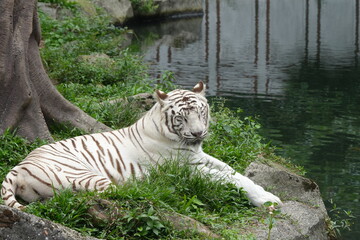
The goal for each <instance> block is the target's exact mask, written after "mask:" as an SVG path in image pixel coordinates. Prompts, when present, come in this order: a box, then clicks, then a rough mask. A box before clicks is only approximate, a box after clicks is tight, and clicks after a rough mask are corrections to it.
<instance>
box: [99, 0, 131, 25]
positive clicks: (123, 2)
mask: <svg viewBox="0 0 360 240" xmlns="http://www.w3.org/2000/svg"><path fill="white" fill-rule="evenodd" d="M93 2H94V3H95V5H97V6H99V7H101V8H103V9H104V10H105V12H107V14H108V15H109V16H110V17H111V18H112V23H115V24H123V23H124V22H125V21H126V20H128V19H130V18H132V17H133V16H134V13H133V8H132V6H131V2H130V1H129V0H107V1H102V0H93Z"/></svg>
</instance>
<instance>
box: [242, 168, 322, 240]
mask: <svg viewBox="0 0 360 240" xmlns="http://www.w3.org/2000/svg"><path fill="white" fill-rule="evenodd" d="M245 175H246V176H247V177H249V178H250V179H252V180H253V181H254V182H255V183H257V184H259V185H261V186H263V187H264V188H266V189H268V190H269V191H271V192H272V193H274V194H275V195H278V196H279V197H280V198H281V199H282V201H283V203H284V204H283V206H282V207H281V213H282V214H281V217H280V219H277V221H276V223H275V226H274V227H273V229H272V230H271V239H279V240H280V239H284V240H285V239H286V240H292V239H294V240H298V239H299V240H300V239H310V240H311V239H313V240H322V239H329V237H328V234H327V225H326V222H327V220H328V219H329V217H328V214H327V212H326V209H325V205H324V202H323V200H322V198H321V195H320V190H319V187H318V185H317V184H316V183H315V182H313V181H312V180H310V179H307V178H304V177H301V176H299V175H296V174H294V173H291V172H290V171H289V170H288V169H285V168H284V167H282V166H280V165H276V164H273V166H268V165H265V164H260V163H251V164H250V166H249V167H248V168H247V169H246V171H245ZM250 232H253V233H254V235H255V236H256V237H257V239H267V234H268V226H267V225H265V224H260V226H257V227H256V228H253V229H250Z"/></svg>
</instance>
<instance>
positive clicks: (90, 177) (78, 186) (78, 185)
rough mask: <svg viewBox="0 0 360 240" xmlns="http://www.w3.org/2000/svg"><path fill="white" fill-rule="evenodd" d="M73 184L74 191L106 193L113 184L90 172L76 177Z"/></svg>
mask: <svg viewBox="0 0 360 240" xmlns="http://www.w3.org/2000/svg"><path fill="white" fill-rule="evenodd" d="M71 182H72V188H73V190H74V191H79V190H86V191H104V190H105V189H107V188H108V187H109V186H110V185H111V184H112V182H111V181H110V179H108V178H106V177H104V176H101V175H97V174H95V173H93V172H88V173H85V174H83V175H82V176H81V177H76V178H74V179H73V180H72V181H71Z"/></svg>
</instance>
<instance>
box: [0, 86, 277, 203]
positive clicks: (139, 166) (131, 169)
mask: <svg viewBox="0 0 360 240" xmlns="http://www.w3.org/2000/svg"><path fill="white" fill-rule="evenodd" d="M154 95H155V97H156V99H157V103H156V104H155V105H154V106H153V107H152V109H151V110H150V111H149V112H148V113H146V114H145V115H144V116H143V117H142V118H141V119H140V120H138V121H137V122H136V123H135V124H133V125H132V126H130V127H127V128H123V129H120V130H115V131H111V132H105V133H96V134H91V135H84V136H78V137H74V138H70V139H66V140H62V141H59V142H56V143H52V144H48V145H44V146H41V147H39V148H37V149H35V150H34V151H32V152H31V153H30V154H29V155H28V156H27V157H26V158H25V159H24V160H23V161H22V162H21V163H20V164H18V165H17V166H15V167H14V168H13V169H12V170H11V171H10V172H9V173H8V174H7V176H6V177H5V180H4V182H3V184H2V188H1V196H2V199H3V200H4V202H5V204H6V205H8V206H10V207H14V208H18V209H22V208H24V206H23V205H21V204H20V203H19V202H18V201H17V200H16V198H15V196H18V197H21V199H23V200H25V201H27V202H33V201H36V200H38V199H44V198H48V197H51V196H53V194H54V192H53V191H54V189H55V190H61V189H64V188H72V189H73V190H74V191H76V190H97V191H103V190H105V189H106V188H107V187H109V186H110V185H111V184H121V183H123V182H124V181H126V180H127V179H129V178H131V177H141V176H143V175H144V174H146V172H147V171H146V166H149V164H152V165H155V164H161V161H164V159H166V158H171V157H173V156H175V155H177V154H181V155H184V156H188V157H189V161H190V164H191V165H192V166H194V167H195V168H197V169H198V170H200V171H201V172H203V173H206V174H210V175H211V176H212V177H213V178H214V179H223V180H225V181H228V182H231V183H233V184H235V185H236V186H237V187H239V188H243V189H244V190H245V191H246V193H247V197H248V198H249V200H250V201H251V202H252V203H253V204H254V205H255V206H261V205H262V204H263V203H265V202H267V201H271V202H277V203H281V201H280V199H279V198H278V197H276V196H274V195H273V194H272V193H269V192H267V191H265V190H264V189H263V188H262V187H261V186H259V185H256V184H255V183H254V182H252V181H251V180H250V179H249V178H247V177H245V176H243V175H241V174H240V173H237V172H235V170H234V169H232V168H231V167H230V166H228V165H227V164H225V163H224V162H222V161H220V160H218V159H216V158H214V157H212V156H210V155H208V154H206V153H204V152H203V150H202V147H201V145H202V141H203V139H204V138H205V136H206V135H207V133H208V127H209V118H210V115H209V106H208V104H207V100H206V98H205V96H204V95H205V85H204V84H203V82H199V83H198V84H197V85H196V86H195V87H194V89H193V90H192V91H187V90H179V89H177V90H174V91H172V92H170V93H168V94H166V93H164V92H161V91H159V90H157V91H156V92H155V94H154Z"/></svg>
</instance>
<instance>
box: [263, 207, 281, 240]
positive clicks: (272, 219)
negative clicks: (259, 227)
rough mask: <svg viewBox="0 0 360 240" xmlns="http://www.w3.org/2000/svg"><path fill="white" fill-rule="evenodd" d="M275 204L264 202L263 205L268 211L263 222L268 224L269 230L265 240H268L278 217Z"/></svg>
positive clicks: (278, 212) (278, 213)
mask: <svg viewBox="0 0 360 240" xmlns="http://www.w3.org/2000/svg"><path fill="white" fill-rule="evenodd" d="M277 205H278V204H277V203H276V202H275V203H273V202H266V203H264V206H265V207H266V209H267V210H268V214H269V215H268V217H267V218H266V220H265V223H266V224H268V226H269V228H268V229H269V230H268V235H267V239H268V240H270V236H271V229H272V228H273V227H274V224H275V222H276V217H277V216H278V215H280V213H281V212H280V210H279V209H276V207H277Z"/></svg>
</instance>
